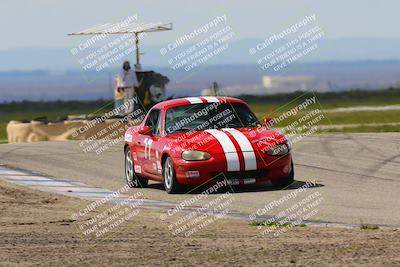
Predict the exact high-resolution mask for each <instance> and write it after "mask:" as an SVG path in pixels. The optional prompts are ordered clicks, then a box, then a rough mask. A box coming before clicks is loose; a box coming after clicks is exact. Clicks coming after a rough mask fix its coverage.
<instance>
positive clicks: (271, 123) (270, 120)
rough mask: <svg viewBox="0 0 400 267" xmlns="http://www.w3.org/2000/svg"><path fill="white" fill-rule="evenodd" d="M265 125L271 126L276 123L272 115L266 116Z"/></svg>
mask: <svg viewBox="0 0 400 267" xmlns="http://www.w3.org/2000/svg"><path fill="white" fill-rule="evenodd" d="M263 122H264V126H265V127H267V128H271V127H272V125H274V119H273V118H271V117H268V116H267V117H264V121H263Z"/></svg>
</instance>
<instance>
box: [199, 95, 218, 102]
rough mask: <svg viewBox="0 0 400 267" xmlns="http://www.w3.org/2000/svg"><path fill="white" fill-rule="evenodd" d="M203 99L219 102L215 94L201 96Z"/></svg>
mask: <svg viewBox="0 0 400 267" xmlns="http://www.w3.org/2000/svg"><path fill="white" fill-rule="evenodd" d="M202 98H204V99H205V100H207V102H208V103H214V102H219V100H218V98H216V97H215V96H203V97H202Z"/></svg>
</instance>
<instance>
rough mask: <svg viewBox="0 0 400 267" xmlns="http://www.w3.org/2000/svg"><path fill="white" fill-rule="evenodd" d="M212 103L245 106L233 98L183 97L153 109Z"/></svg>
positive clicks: (157, 105)
mask: <svg viewBox="0 0 400 267" xmlns="http://www.w3.org/2000/svg"><path fill="white" fill-rule="evenodd" d="M200 101H201V102H203V103H213V102H222V103H224V102H229V103H242V104H246V103H245V102H244V101H243V100H241V99H237V98H233V97H225V96H196V97H184V98H176V99H171V100H167V101H163V102H160V103H157V104H156V105H155V106H154V107H153V108H158V109H169V108H172V107H179V106H186V105H191V104H192V103H193V104H194V103H201V102H200Z"/></svg>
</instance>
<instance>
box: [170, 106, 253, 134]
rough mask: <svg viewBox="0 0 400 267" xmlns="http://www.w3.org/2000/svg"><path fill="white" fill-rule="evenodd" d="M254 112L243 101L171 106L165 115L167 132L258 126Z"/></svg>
mask: <svg viewBox="0 0 400 267" xmlns="http://www.w3.org/2000/svg"><path fill="white" fill-rule="evenodd" d="M259 124H260V123H259V121H258V120H257V117H256V116H255V115H254V113H253V112H252V111H251V110H250V109H249V108H248V107H247V106H246V105H244V104H241V103H229V102H228V103H221V102H216V103H201V104H192V105H186V106H179V107H175V108H170V109H168V110H167V113H166V115H165V131H166V132H167V133H175V132H187V131H200V130H206V129H219V128H245V127H257V126H258V125H259Z"/></svg>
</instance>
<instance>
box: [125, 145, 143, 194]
mask: <svg viewBox="0 0 400 267" xmlns="http://www.w3.org/2000/svg"><path fill="white" fill-rule="evenodd" d="M125 179H126V183H127V184H128V186H129V187H145V186H147V184H148V183H149V180H148V179H146V178H143V177H140V176H138V175H137V174H136V172H135V163H134V161H133V158H132V153H131V149H130V148H129V147H126V149H125Z"/></svg>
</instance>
